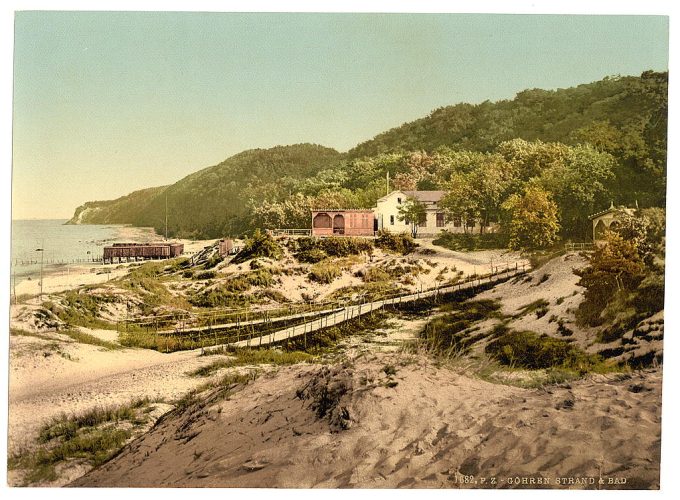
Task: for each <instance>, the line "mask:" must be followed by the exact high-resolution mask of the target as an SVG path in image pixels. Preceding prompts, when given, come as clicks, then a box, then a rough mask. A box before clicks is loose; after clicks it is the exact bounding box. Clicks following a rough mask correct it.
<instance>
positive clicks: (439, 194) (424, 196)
mask: <svg viewBox="0 0 680 500" xmlns="http://www.w3.org/2000/svg"><path fill="white" fill-rule="evenodd" d="M404 194H405V195H406V196H410V197H411V198H415V199H416V200H418V201H422V202H423V203H438V202H439V201H440V200H441V199H442V198H443V197H444V195H445V194H446V191H404Z"/></svg>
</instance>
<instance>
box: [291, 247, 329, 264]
mask: <svg viewBox="0 0 680 500" xmlns="http://www.w3.org/2000/svg"><path fill="white" fill-rule="evenodd" d="M295 258H296V259H297V260H299V261H300V262H306V263H308V264H316V263H317V262H321V261H322V260H324V259H327V258H328V254H327V253H326V252H324V251H323V250H321V249H320V248H310V249H309V250H303V251H302V252H299V253H297V254H295Z"/></svg>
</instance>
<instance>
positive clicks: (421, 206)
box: [397, 198, 427, 238]
mask: <svg viewBox="0 0 680 500" xmlns="http://www.w3.org/2000/svg"><path fill="white" fill-rule="evenodd" d="M397 218H398V219H399V220H400V221H404V222H406V223H407V224H410V225H411V236H412V237H413V238H415V237H417V236H418V228H419V227H420V225H421V224H423V223H424V222H426V221H427V207H426V206H425V203H422V202H421V201H418V200H417V199H416V198H407V200H406V202H405V203H404V204H402V205H400V206H399V215H398V216H397Z"/></svg>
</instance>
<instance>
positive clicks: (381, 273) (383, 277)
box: [363, 267, 392, 283]
mask: <svg viewBox="0 0 680 500" xmlns="http://www.w3.org/2000/svg"><path fill="white" fill-rule="evenodd" d="M391 277H392V276H391V274H390V273H389V272H387V271H386V270H384V269H382V268H380V267H369V268H368V269H367V270H366V272H365V273H364V276H363V279H364V282H366V283H375V282H379V281H388V280H389V279H390V278H391Z"/></svg>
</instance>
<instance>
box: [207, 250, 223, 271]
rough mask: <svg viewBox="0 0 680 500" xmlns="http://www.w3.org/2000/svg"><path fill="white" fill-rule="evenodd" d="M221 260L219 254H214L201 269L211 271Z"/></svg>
mask: <svg viewBox="0 0 680 500" xmlns="http://www.w3.org/2000/svg"><path fill="white" fill-rule="evenodd" d="M223 260H224V258H223V257H221V256H220V254H219V253H215V254H214V255H213V256H212V257H210V259H208V261H207V262H206V263H205V264H203V269H212V268H213V267H215V266H216V265H217V264H219V263H220V262H222V261H223Z"/></svg>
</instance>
